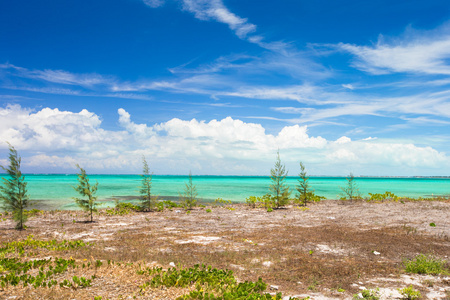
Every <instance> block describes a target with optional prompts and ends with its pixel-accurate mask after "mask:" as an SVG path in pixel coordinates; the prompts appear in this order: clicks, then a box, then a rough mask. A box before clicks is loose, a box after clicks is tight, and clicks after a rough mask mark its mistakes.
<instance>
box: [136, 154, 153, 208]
mask: <svg viewBox="0 0 450 300" xmlns="http://www.w3.org/2000/svg"><path fill="white" fill-rule="evenodd" d="M142 163H143V165H144V166H143V171H142V173H143V174H142V175H141V177H142V180H141V184H142V185H141V186H140V190H139V193H140V194H141V203H142V206H143V207H145V208H146V209H148V210H152V209H153V208H154V207H155V205H156V197H154V196H153V197H152V175H153V173H152V174H150V171H149V168H148V163H147V161H146V160H145V156H142Z"/></svg>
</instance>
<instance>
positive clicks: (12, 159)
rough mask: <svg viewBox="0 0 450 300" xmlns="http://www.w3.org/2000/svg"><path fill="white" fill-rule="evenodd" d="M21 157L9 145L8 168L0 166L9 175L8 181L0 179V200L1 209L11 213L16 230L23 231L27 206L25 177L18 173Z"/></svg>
mask: <svg viewBox="0 0 450 300" xmlns="http://www.w3.org/2000/svg"><path fill="white" fill-rule="evenodd" d="M20 163H21V157H20V156H19V155H18V153H17V150H16V149H14V147H13V146H11V145H9V166H8V167H7V168H5V167H4V166H0V167H1V168H2V169H3V170H5V171H6V173H7V174H8V175H9V177H10V179H6V178H2V180H3V182H2V185H0V200H1V201H2V208H3V209H4V210H6V211H12V215H13V220H14V221H16V222H17V223H16V227H15V228H16V229H18V230H22V229H24V224H25V222H26V220H27V215H26V214H25V213H24V210H25V208H26V207H27V206H28V195H27V183H26V182H25V177H24V176H23V175H22V172H21V171H20Z"/></svg>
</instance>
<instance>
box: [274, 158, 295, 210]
mask: <svg viewBox="0 0 450 300" xmlns="http://www.w3.org/2000/svg"><path fill="white" fill-rule="evenodd" d="M287 175H288V172H287V171H286V167H285V165H284V164H282V163H281V159H280V151H277V160H276V161H275V166H274V168H273V169H270V179H271V180H272V184H271V185H270V188H269V190H270V193H271V194H272V196H273V198H274V204H275V207H277V208H279V207H281V206H284V205H286V204H288V203H289V196H290V194H291V192H290V191H289V186H287V184H286V183H285V180H286V176H287Z"/></svg>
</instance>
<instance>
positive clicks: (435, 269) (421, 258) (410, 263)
mask: <svg viewBox="0 0 450 300" xmlns="http://www.w3.org/2000/svg"><path fill="white" fill-rule="evenodd" d="M446 263H447V262H446V261H445V260H441V259H438V258H435V257H433V256H432V255H424V254H419V255H418V256H416V257H415V259H413V260H406V261H404V263H403V264H404V266H405V271H406V272H408V273H415V274H430V275H439V274H445V275H448V274H450V272H449V270H447V269H446V268H445V265H446Z"/></svg>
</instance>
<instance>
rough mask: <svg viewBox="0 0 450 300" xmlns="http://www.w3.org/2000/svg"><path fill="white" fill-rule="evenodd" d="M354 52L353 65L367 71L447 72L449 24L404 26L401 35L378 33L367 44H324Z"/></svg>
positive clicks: (448, 69) (449, 68)
mask: <svg viewBox="0 0 450 300" xmlns="http://www.w3.org/2000/svg"><path fill="white" fill-rule="evenodd" d="M328 46H330V47H332V48H336V49H338V50H341V51H345V52H349V53H351V54H353V55H354V56H355V60H354V61H353V66H354V67H355V68H358V69H360V70H362V71H365V72H368V73H371V74H377V75H379V74H388V73H413V74H443V75H449V74H450V64H449V59H450V26H449V25H444V26H442V27H440V28H438V29H435V30H433V31H430V32H419V31H415V30H413V29H411V28H409V29H407V32H406V33H405V35H404V36H403V37H401V38H397V39H391V40H390V41H388V40H387V38H385V37H383V36H382V35H380V37H379V39H378V42H377V43H376V44H375V45H371V46H359V45H352V44H346V43H339V44H337V45H328Z"/></svg>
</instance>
